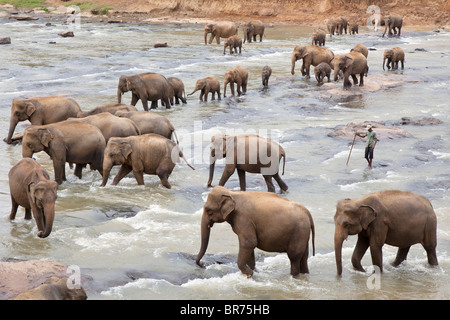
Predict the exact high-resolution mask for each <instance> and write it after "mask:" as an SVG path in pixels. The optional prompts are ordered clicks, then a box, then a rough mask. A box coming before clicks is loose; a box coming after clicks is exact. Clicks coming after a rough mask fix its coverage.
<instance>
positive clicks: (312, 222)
mask: <svg viewBox="0 0 450 320" xmlns="http://www.w3.org/2000/svg"><path fill="white" fill-rule="evenodd" d="M308 216H309V222H310V225H311V236H312V239H311V243H312V248H313V256H314V255H316V244H315V238H316V229H315V227H314V221H313V218H312V216H311V212H309V211H308Z"/></svg>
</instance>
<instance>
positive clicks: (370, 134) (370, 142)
mask: <svg viewBox="0 0 450 320" xmlns="http://www.w3.org/2000/svg"><path fill="white" fill-rule="evenodd" d="M355 135H357V136H359V137H361V138H365V137H367V142H366V150H365V152H364V158H366V160H367V163H368V164H369V169H372V159H373V149H375V145H376V144H377V142H378V141H379V140H378V138H377V134H376V132H375V131H373V129H372V126H371V125H368V126H367V131H366V133H364V134H363V133H358V132H356V133H355Z"/></svg>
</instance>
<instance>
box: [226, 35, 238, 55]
mask: <svg viewBox="0 0 450 320" xmlns="http://www.w3.org/2000/svg"><path fill="white" fill-rule="evenodd" d="M227 47H230V54H233V51H234V53H235V54H237V53H238V52H237V49H238V48H239V54H241V52H242V39H241V37H239V36H236V35H234V36H231V37H228V38H227V40H225V43H224V45H223V54H225V50H226V49H227Z"/></svg>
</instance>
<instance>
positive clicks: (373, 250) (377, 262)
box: [370, 243, 383, 272]
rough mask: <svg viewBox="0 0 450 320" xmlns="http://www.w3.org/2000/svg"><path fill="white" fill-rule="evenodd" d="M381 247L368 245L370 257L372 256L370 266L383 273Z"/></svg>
mask: <svg viewBox="0 0 450 320" xmlns="http://www.w3.org/2000/svg"><path fill="white" fill-rule="evenodd" d="M382 248H383V245H382V244H381V245H378V244H372V243H371V244H370V255H371V256H372V264H373V265H374V266H377V267H378V268H380V272H383V251H382Z"/></svg>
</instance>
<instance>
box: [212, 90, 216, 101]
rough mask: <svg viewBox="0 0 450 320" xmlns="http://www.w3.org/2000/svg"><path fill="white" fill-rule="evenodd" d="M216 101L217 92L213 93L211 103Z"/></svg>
mask: <svg viewBox="0 0 450 320" xmlns="http://www.w3.org/2000/svg"><path fill="white" fill-rule="evenodd" d="M213 100H216V92H215V91H211V101H213Z"/></svg>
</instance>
